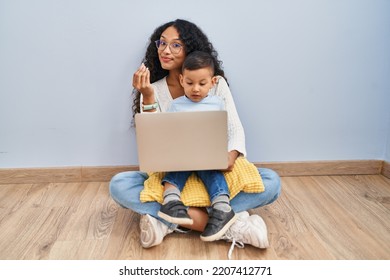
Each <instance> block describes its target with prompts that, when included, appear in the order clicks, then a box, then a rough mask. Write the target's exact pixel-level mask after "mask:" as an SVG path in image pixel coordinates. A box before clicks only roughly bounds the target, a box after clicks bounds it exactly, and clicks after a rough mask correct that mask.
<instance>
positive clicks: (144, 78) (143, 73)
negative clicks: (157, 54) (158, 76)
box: [133, 63, 154, 104]
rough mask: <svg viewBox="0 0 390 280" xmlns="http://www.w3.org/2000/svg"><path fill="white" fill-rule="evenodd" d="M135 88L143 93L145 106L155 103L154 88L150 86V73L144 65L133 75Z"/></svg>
mask: <svg viewBox="0 0 390 280" xmlns="http://www.w3.org/2000/svg"><path fill="white" fill-rule="evenodd" d="M133 87H134V88H135V89H136V90H138V91H139V92H140V93H142V95H143V99H144V103H145V104H150V103H153V102H154V96H153V87H152V86H151V84H150V71H149V68H147V67H146V66H145V64H143V63H142V64H141V66H140V67H139V68H138V69H137V71H136V72H135V73H134V75H133ZM149 101H150V102H149Z"/></svg>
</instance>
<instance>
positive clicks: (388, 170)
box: [382, 161, 390, 179]
mask: <svg viewBox="0 0 390 280" xmlns="http://www.w3.org/2000/svg"><path fill="white" fill-rule="evenodd" d="M382 175H383V176H385V177H387V178H389V179H390V162H388V161H384V162H383V167H382Z"/></svg>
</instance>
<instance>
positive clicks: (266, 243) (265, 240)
mask: <svg viewBox="0 0 390 280" xmlns="http://www.w3.org/2000/svg"><path fill="white" fill-rule="evenodd" d="M258 217H259V218H258V219H255V220H253V222H254V224H257V225H258V226H257V227H258V228H261V229H262V231H261V232H262V233H263V235H262V237H261V238H260V241H259V244H258V246H255V247H257V248H261V249H266V248H268V247H269V241H268V230H267V225H266V224H265V222H264V220H263V218H262V217H260V216H258ZM261 240H262V241H263V242H261ZM256 245H257V244H256Z"/></svg>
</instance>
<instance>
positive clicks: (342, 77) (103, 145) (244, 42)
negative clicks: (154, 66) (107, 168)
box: [0, 0, 390, 168]
mask: <svg viewBox="0 0 390 280" xmlns="http://www.w3.org/2000/svg"><path fill="white" fill-rule="evenodd" d="M389 11H390V1H386V0H382V1H380V0H343V1H337V0H333V1H330V0H318V1H312V0H299V1H291V0H277V1H270V0H260V1H259V0H253V1H249V0H242V1H233V0H227V1H208V0H199V1H195V2H194V1H178V0H165V1H151V0H149V1H125V0H105V1H104V0H100V1H97V0H89V1H87V0H63V1H61V0H57V1H53V0H34V1H29V0H0V42H1V43H0V168H8V167H51V166H80V165H83V166H94V165H96V166H104V165H128V164H137V154H136V142H135V136H134V130H133V129H132V128H131V127H130V116H131V112H130V106H131V99H130V92H131V77H132V74H133V72H134V71H135V69H136V68H137V66H138V65H139V63H140V61H141V58H142V55H143V53H144V48H145V46H146V43H147V39H148V37H149V36H150V34H151V33H152V31H153V30H154V28H155V27H157V26H158V25H160V24H162V23H164V22H167V21H170V20H172V19H175V18H184V19H189V20H191V21H193V22H195V23H197V24H198V25H199V26H200V27H201V28H202V29H203V30H204V31H205V33H206V34H208V36H209V37H210V39H211V40H212V42H213V43H214V45H215V47H216V48H217V50H218V51H219V53H220V58H221V59H222V60H223V61H224V67H225V71H226V74H227V76H228V78H229V83H230V85H231V89H232V92H233V95H234V97H235V100H236V105H237V108H238V111H239V114H240V116H241V120H242V122H243V124H244V127H245V130H246V135H247V149H248V153H249V156H248V158H249V159H250V160H252V161H256V162H261V161H300V160H342V159H387V160H389V159H390V155H389V154H390V147H389V145H390V144H389V143H390V127H389V126H390V121H389V117H390V114H389V107H390V106H389V105H390V79H389V77H390V52H389V49H390V36H389V34H390V14H389Z"/></svg>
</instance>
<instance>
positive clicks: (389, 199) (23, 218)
mask: <svg viewBox="0 0 390 280" xmlns="http://www.w3.org/2000/svg"><path fill="white" fill-rule="evenodd" d="M282 187H283V191H282V195H281V197H280V198H279V199H278V200H277V201H276V202H275V203H273V204H272V205H269V206H266V207H263V208H261V209H257V210H254V211H252V212H251V213H256V214H260V215H261V216H262V217H263V218H264V220H265V222H266V224H267V226H268V231H269V240H270V246H271V247H270V248H269V249H266V250H261V249H257V248H254V247H252V246H245V248H243V249H240V248H236V249H235V250H234V252H233V255H232V258H233V259H271V260H277V259H283V260H287V259H293V260H296V259H303V260H311V259H321V260H330V259H347V260H355V259H386V260H388V259H390V179H388V178H386V177H384V176H382V175H361V176H317V177H314V176H313V177H310V176H307V177H282ZM139 218H140V216H139V215H138V214H136V213H133V212H132V211H130V210H126V209H122V208H120V207H118V206H117V204H115V203H114V202H113V201H112V199H111V198H110V196H109V193H108V183H107V182H94V183H85V182H84V183H49V184H46V183H45V184H14V185H0V259H2V260H5V259H13V260H21V259H28V260H35V259H56V260H58V259H60V260H65V259H72V260H80V259H83V260H85V259H93V260H96V259H98V260H107V259H112V260H117V259H213V260H215V259H226V258H227V254H228V250H229V247H230V243H226V242H225V241H218V242H211V243H205V242H202V241H201V240H200V239H199V235H198V234H196V233H190V234H179V233H173V234H170V235H168V236H167V237H166V238H165V240H164V242H163V243H162V244H161V245H160V246H157V247H153V248H150V249H143V248H142V247H141V246H140V243H139Z"/></svg>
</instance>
